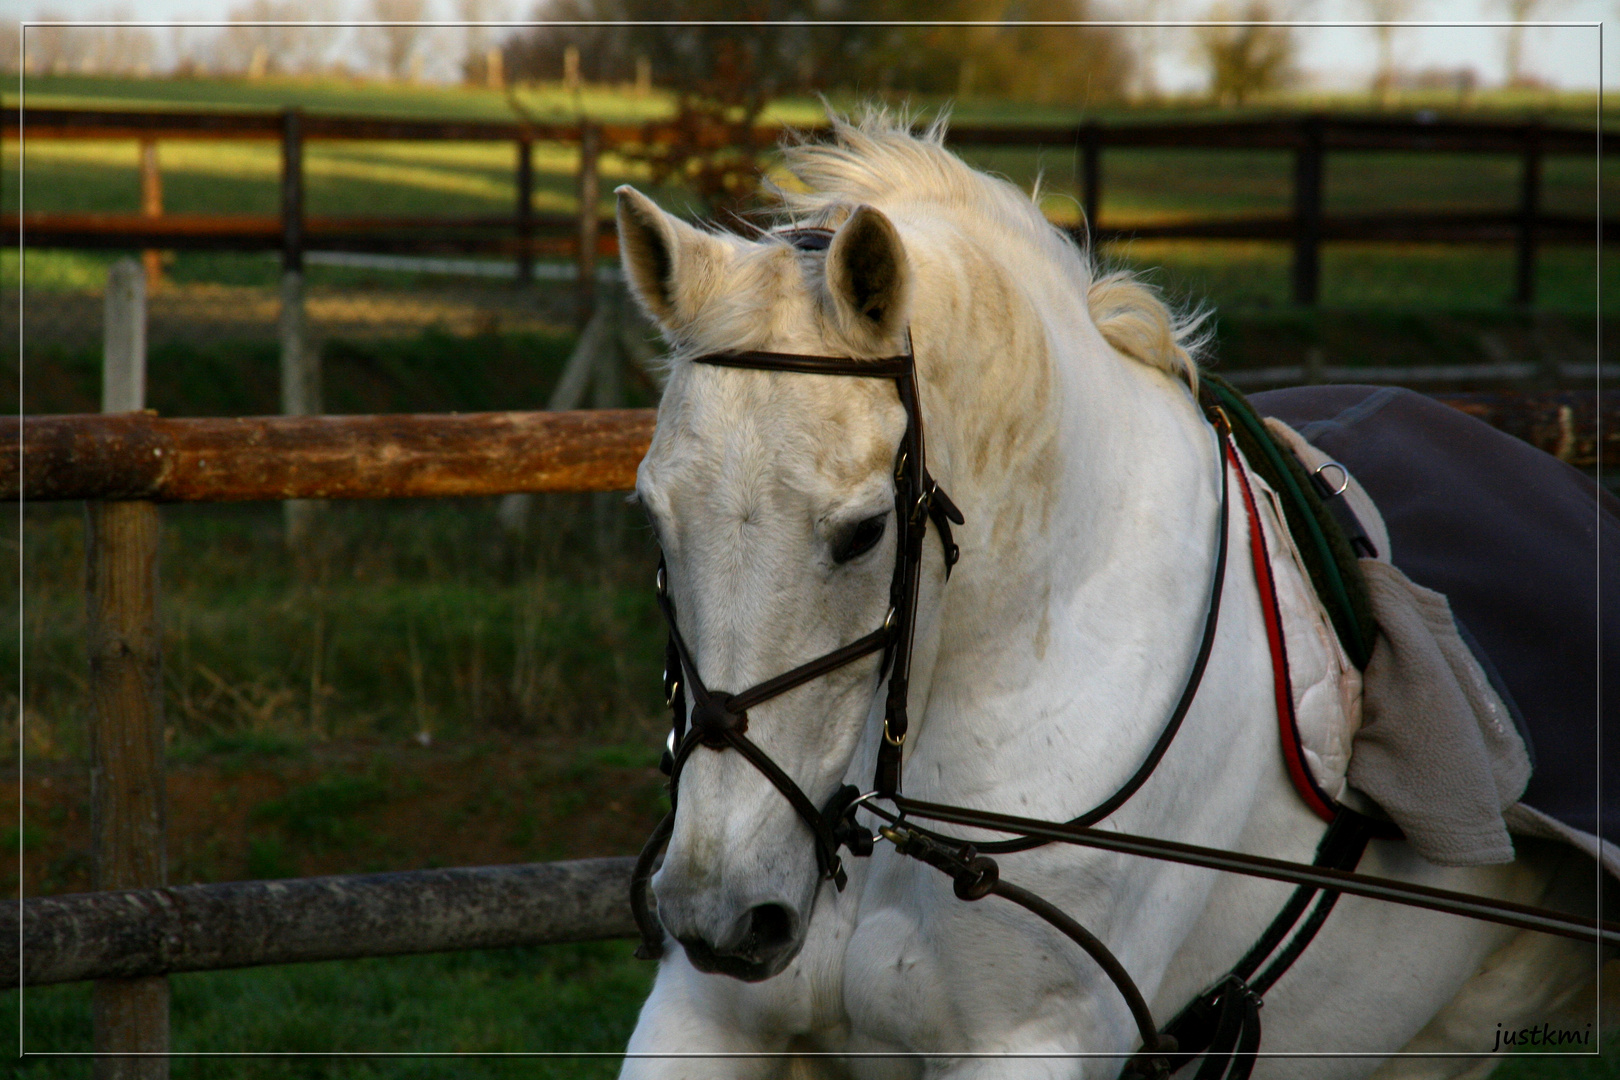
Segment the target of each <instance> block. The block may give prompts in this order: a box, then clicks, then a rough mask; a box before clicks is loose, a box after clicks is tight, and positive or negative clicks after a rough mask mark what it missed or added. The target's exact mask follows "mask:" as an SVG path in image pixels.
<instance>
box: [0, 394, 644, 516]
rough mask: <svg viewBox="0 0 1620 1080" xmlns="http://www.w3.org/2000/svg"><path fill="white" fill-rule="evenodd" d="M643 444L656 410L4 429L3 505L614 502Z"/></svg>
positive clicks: (87, 420)
mask: <svg viewBox="0 0 1620 1080" xmlns="http://www.w3.org/2000/svg"><path fill="white" fill-rule="evenodd" d="M652 430H653V410H651V409H601V410H581V411H578V412H555V413H553V412H502V413H467V414H461V415H456V414H451V415H426V416H413V415H392V416H388V415H385V416H250V417H241V418H237V419H214V418H208V419H174V418H168V417H160V416H156V415H153V414H151V413H125V414H122V415H111V416H108V415H94V414H92V415H83V416H37V417H28V418H26V419H25V420H23V421H22V422H21V423H20V424H19V422H18V421H17V420H16V419H11V418H8V419H5V420H0V495H4V496H5V497H8V498H13V499H15V498H17V497H18V495H19V494H20V495H21V496H22V497H23V498H24V499H28V500H30V501H44V500H61V499H149V500H151V501H153V502H243V501H251V500H256V499H257V500H268V499H388V498H434V497H443V496H463V495H503V494H509V493H513V492H541V491H558V492H560V491H621V490H627V489H629V488H631V487H633V486H635V477H636V466H637V465H638V464H639V463H640V461H641V459H642V457H643V455H645V454H646V452H647V444H648V442H649V441H650V440H651V439H652ZM19 465H20V466H21V474H20V475H19V472H18V468H19Z"/></svg>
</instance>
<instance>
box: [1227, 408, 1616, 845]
mask: <svg viewBox="0 0 1620 1080" xmlns="http://www.w3.org/2000/svg"><path fill="white" fill-rule="evenodd" d="M1250 401H1251V402H1252V403H1253V405H1254V407H1255V409H1256V410H1257V411H1259V412H1260V413H1261V414H1262V415H1265V416H1274V417H1276V418H1277V419H1279V420H1281V421H1283V422H1284V423H1286V424H1288V425H1289V426H1291V427H1293V428H1294V429H1295V430H1297V431H1298V432H1299V433H1300V434H1301V435H1303V436H1304V437H1305V438H1306V439H1307V440H1308V441H1309V442H1311V443H1312V444H1313V445H1315V446H1317V447H1318V448H1320V449H1321V450H1322V451H1323V452H1324V453H1326V454H1328V455H1330V456H1331V457H1333V458H1334V459H1335V460H1337V461H1339V462H1341V463H1342V464H1343V465H1344V466H1345V467H1346V468H1347V469H1348V470H1349V471H1350V472H1351V473H1352V474H1354V475H1355V477H1356V479H1357V480H1358V481H1359V482H1360V483H1361V484H1362V486H1363V487H1364V488H1365V489H1366V491H1367V493H1368V494H1369V495H1370V496H1371V498H1372V500H1373V502H1374V503H1375V504H1376V505H1377V507H1378V510H1379V511H1380V512H1381V514H1382V515H1383V518H1384V524H1385V526H1386V527H1387V529H1388V535H1389V547H1390V550H1389V552H1388V555H1389V557H1390V559H1391V561H1392V562H1393V563H1394V565H1395V566H1396V567H1398V568H1399V569H1400V570H1401V571H1402V572H1404V573H1405V574H1406V575H1407V577H1409V578H1410V579H1411V580H1412V581H1414V582H1416V583H1417V584H1419V585H1422V586H1424V587H1425V588H1429V589H1433V590H1435V591H1436V592H1439V593H1443V594H1444V595H1445V596H1446V597H1447V598H1448V599H1449V601H1450V603H1451V609H1452V612H1453V613H1454V615H1455V617H1456V619H1457V622H1458V627H1459V630H1460V631H1461V632H1462V636H1463V638H1464V640H1465V641H1467V642H1468V644H1469V646H1470V648H1471V649H1472V650H1473V651H1474V653H1475V655H1476V657H1477V658H1478V660H1479V661H1480V665H1481V666H1482V667H1483V668H1484V669H1485V671H1486V673H1487V674H1488V675H1489V676H1490V678H1491V681H1492V683H1493V684H1495V686H1496V689H1497V691H1498V693H1500V694H1501V696H1502V697H1503V699H1504V700H1505V701H1506V702H1507V703H1508V705H1509V708H1510V709H1512V710H1513V711H1514V714H1515V715H1514V719H1515V721H1516V722H1518V723H1519V724H1520V732H1521V735H1522V736H1523V737H1524V741H1525V744H1526V748H1527V749H1528V750H1529V751H1530V754H1531V759H1532V761H1533V762H1534V766H1535V769H1534V772H1533V774H1532V776H1531V779H1530V783H1529V786H1528V787H1527V788H1526V790H1525V792H1524V795H1523V798H1522V799H1521V802H1522V803H1523V804H1524V805H1526V806H1529V807H1531V808H1532V809H1534V810H1537V811H1540V812H1541V813H1543V814H1546V815H1547V816H1549V817H1551V818H1552V819H1554V820H1555V821H1558V822H1561V823H1563V824H1564V825H1566V826H1569V827H1570V828H1573V829H1575V830H1578V831H1580V832H1584V833H1588V834H1594V835H1600V836H1602V837H1603V838H1604V839H1606V840H1608V841H1610V842H1611V843H1620V767H1617V766H1616V762H1617V761H1620V755H1616V754H1615V752H1614V748H1615V747H1620V724H1617V723H1616V717H1617V715H1620V710H1616V708H1615V707H1614V706H1613V705H1611V704H1609V703H1608V701H1609V700H1610V698H1612V696H1613V695H1614V694H1615V693H1616V692H1620V501H1617V500H1616V499H1615V498H1614V497H1613V496H1611V495H1609V494H1608V493H1607V492H1605V491H1603V490H1602V489H1600V488H1599V487H1598V486H1597V485H1596V484H1595V483H1593V481H1591V480H1590V479H1589V478H1587V477H1586V476H1585V475H1583V474H1582V473H1580V472H1579V471H1577V470H1576V469H1573V468H1571V467H1570V466H1568V465H1566V464H1564V463H1563V462H1561V461H1559V460H1557V459H1556V458H1554V457H1552V456H1550V455H1548V454H1544V453H1542V452H1541V451H1539V450H1537V449H1535V448H1534V447H1532V446H1530V445H1529V444H1527V443H1524V442H1521V441H1520V440H1518V439H1515V438H1513V437H1512V436H1509V435H1506V434H1503V433H1502V432H1499V431H1497V430H1496V429H1495V428H1492V427H1491V426H1489V425H1488V424H1485V423H1483V422H1481V421H1479V420H1475V419H1474V418H1473V417H1470V416H1468V415H1466V414H1465V413H1462V412H1459V411H1457V410H1455V409H1452V408H1450V407H1448V406H1445V405H1442V404H1440V403H1439V402H1437V401H1435V400H1433V399H1432V398H1428V397H1425V396H1424V395H1421V394H1417V393H1414V392H1412V391H1409V390H1402V389H1396V388H1392V387H1370V386H1331V387H1299V388H1293V389H1288V390H1273V391H1268V392H1265V393H1260V394H1255V395H1253V396H1252V397H1251V398H1250ZM1600 570H1601V575H1602V576H1601V578H1600V576H1599V573H1600ZM1600 594H1601V595H1602V597H1603V598H1604V600H1606V601H1608V602H1607V603H1604V604H1602V605H1601V607H1600V605H1599V603H1598V599H1599V595H1600ZM1600 619H1601V621H1600ZM1600 632H1601V641H1602V653H1601V654H1600V653H1599V640H1600ZM1600 681H1601V682H1602V683H1604V684H1605V685H1606V687H1607V689H1608V690H1609V695H1610V698H1606V699H1604V703H1603V706H1602V710H1601V713H1600V711H1599V698H1598V689H1599V683H1600ZM1600 734H1601V735H1602V736H1603V737H1604V738H1605V739H1606V740H1607V742H1608V745H1609V747H1610V751H1609V753H1608V755H1607V757H1606V759H1601V764H1600V757H1599V754H1598V740H1599V736H1600ZM1599 768H1601V769H1602V770H1603V777H1602V778H1603V787H1602V790H1603V804H1602V805H1601V806H1600V805H1599V802H1598V794H1597V792H1598V770H1599Z"/></svg>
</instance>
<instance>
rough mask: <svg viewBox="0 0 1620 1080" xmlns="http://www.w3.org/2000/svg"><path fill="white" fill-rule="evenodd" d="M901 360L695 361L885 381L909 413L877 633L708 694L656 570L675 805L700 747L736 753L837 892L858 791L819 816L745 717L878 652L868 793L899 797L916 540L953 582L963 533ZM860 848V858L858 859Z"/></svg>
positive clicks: (855, 833) (739, 356)
mask: <svg viewBox="0 0 1620 1080" xmlns="http://www.w3.org/2000/svg"><path fill="white" fill-rule="evenodd" d="M909 345H910V335H909V334H908V335H907V346H908V348H907V351H906V352H905V354H904V355H901V356H889V357H884V358H882V359H876V360H861V359H855V358H851V357H843V356H804V355H800V354H797V353H775V352H740V353H714V354H711V355H708V356H699V357H696V358H695V359H694V360H693V363H698V364H710V365H713V366H715V367H730V368H749V369H752V370H755V371H787V372H794V373H797V374H801V375H836V376H853V377H855V378H863V379H891V380H893V381H894V385H895V389H896V390H897V391H898V392H899V395H900V404H901V405H902V406H903V407H904V408H905V410H906V432H905V435H904V436H903V437H902V438H901V440H900V449H899V451H898V452H897V453H896V455H895V464H894V517H895V529H896V545H895V547H896V552H895V562H894V576H893V578H892V579H891V581H890V583H889V613H888V615H887V617H885V618H884V620H883V625H882V626H880V627H878V628H877V629H876V630H874V631H872V632H871V633H870V634H867V635H865V636H864V637H860V638H857V639H855V640H854V641H852V642H850V643H849V644H848V645H844V646H842V647H840V648H837V649H834V650H833V651H832V652H829V653H826V654H825V655H822V656H818V657H817V658H815V659H814V660H810V661H807V662H806V663H803V664H800V665H799V666H798V667H796V668H793V669H792V670H790V671H786V672H783V673H782V674H781V675H777V676H775V677H774V678H770V679H766V680H765V681H764V682H762V683H759V684H757V685H755V686H752V687H749V688H748V689H747V690H743V691H740V692H738V693H726V692H725V691H721V690H713V689H710V688H709V687H707V686H705V685H704V684H703V678H702V676H701V675H699V674H698V667H697V663H696V662H695V661H694V660H693V659H692V653H691V650H690V649H688V648H687V647H686V639H685V638H684V637H682V635H681V627H680V622H679V620H678V619H677V618H676V615H675V602H674V600H672V599H671V598H670V595H669V572H668V569H667V568H666V566H665V565H664V561H663V560H662V559H660V560H659V563H658V606H659V609H660V610H662V611H663V613H664V620H665V622H667V623H668V624H669V644H668V645H667V647H666V648H665V654H664V696H665V699H666V700H667V701H668V702H669V706H670V710H671V712H672V713H673V716H674V725H673V729H672V730H671V732H670V742H669V749H668V751H666V754H665V759H664V768H665V771H666V772H667V773H668V774H669V791H670V799H671V801H672V802H673V801H674V799H675V797H676V792H677V790H678V787H679V784H680V776H681V770H682V768H683V767H684V766H685V764H686V761H687V759H688V758H689V757H691V755H692V752H693V751H694V750H695V749H696V748H697V747H698V746H700V745H701V746H705V747H707V748H709V749H711V750H724V749H726V748H727V747H730V748H731V749H733V750H736V751H737V752H738V753H739V754H741V755H742V756H743V757H745V758H747V759H748V761H749V763H750V764H752V765H753V766H754V767H755V768H757V769H758V770H759V771H760V772H762V773H764V774H765V776H766V778H767V779H769V780H770V782H771V783H772V784H775V785H776V788H777V790H779V791H780V792H781V793H782V794H783V796H785V797H786V798H787V800H788V802H789V803H791V804H792V806H793V809H794V810H796V811H798V814H799V816H800V817H801V818H803V819H804V822H805V824H806V825H808V826H810V831H811V832H812V833H813V834H814V835H815V838H816V864H817V867H818V868H819V869H820V871H821V874H822V876H823V877H825V878H830V879H831V880H832V881H833V883H834V884H835V885H836V886H837V887H838V888H839V889H840V890H842V889H843V888H844V885H845V882H846V881H847V875H846V874H845V872H844V868H843V864H842V862H841V860H840V859H839V857H838V848H839V846H840V845H841V844H850V845H851V847H852V850H855V851H856V852H857V853H858V854H865V853H867V852H870V850H871V844H872V838H871V834H870V833H868V832H866V831H865V830H863V829H860V828H859V827H858V826H855V825H854V824H853V822H852V821H851V820H850V816H849V814H848V812H847V811H848V808H849V806H850V804H851V803H852V802H853V801H854V799H855V798H856V797H858V796H859V794H860V793H859V792H858V791H857V790H856V789H855V788H854V787H852V786H849V785H845V786H844V787H843V788H841V789H840V790H839V791H838V792H837V793H836V794H834V796H833V798H832V800H831V801H830V802H829V803H828V805H827V806H826V807H825V808H820V809H818V808H817V807H816V805H815V803H813V802H812V801H811V800H810V797H809V796H808V795H806V794H805V793H804V791H803V789H801V788H800V787H799V785H798V784H796V783H795V782H794V781H793V779H792V777H790V776H788V775H787V773H785V772H783V771H782V769H781V767H780V766H778V765H777V764H776V762H774V761H772V760H771V758H770V755H768V754H766V753H765V751H764V750H762V749H760V747H759V745H758V744H757V743H755V742H754V741H753V740H752V739H750V738H749V737H748V736H747V734H746V732H747V730H748V710H749V709H751V708H753V707H754V706H756V705H760V704H763V703H764V702H766V701H769V700H771V699H772V698H774V697H777V696H779V695H781V694H785V693H787V692H788V691H789V690H792V689H794V688H795V687H798V686H802V685H804V684H805V683H807V682H809V681H811V680H812V679H817V678H820V677H821V676H823V675H826V674H828V673H829V672H833V671H836V670H838V669H839V668H841V667H843V666H845V665H846V664H851V663H853V662H855V661H856V660H859V659H861V658H862V657H864V656H869V655H871V654H872V653H875V652H878V651H879V650H882V652H883V661H882V663H881V664H880V665H879V666H878V679H879V680H881V679H882V678H883V676H884V674H885V673H887V674H888V676H889V692H888V698H887V700H886V702H885V704H884V711H883V738H882V740H881V742H880V743H879V744H878V756H877V775H876V777H875V778H874V780H873V787H874V788H875V789H876V791H877V793H878V794H879V795H884V796H889V795H894V794H895V793H896V792H898V791H899V788H900V751H901V748H902V747H903V746H904V745H905V741H906V728H907V722H908V719H907V714H906V691H907V688H908V686H909V684H910V681H911V643H912V635H913V632H914V630H915V626H916V618H917V586H918V582H919V581H920V580H921V576H922V551H923V537H924V536H925V535H926V534H927V531H928V522H929V521H930V520H932V521H933V522H934V524H935V525H936V526H937V527H938V529H939V539H940V543H941V545H943V548H944V553H945V574H946V577H947V578H948V577H949V576H950V572H951V567H952V566H954V565H956V560H957V558H958V557H959V555H960V552H959V550H958V548H957V546H956V544H955V543H954V542H952V540H951V523H952V522H955V523H956V524H958V525H960V524H962V512H961V511H960V510H958V509H957V508H956V504H955V503H953V502H951V500H950V497H949V496H948V495H946V494H945V492H944V491H943V490H941V489H940V487H939V485H938V484H936V483H935V482H934V479H933V477H931V476H929V475H928V465H927V461H926V459H925V457H924V442H923V424H922V409H921V407H920V406H919V404H918V401H917V364H916V358H915V356H914V355H913V353H912V351H911V350H910V348H909ZM688 693H690V695H691V699H692V709H691V724H690V728H688V724H687V708H686V698H687V695H688ZM863 848H864V850H862V849H863Z"/></svg>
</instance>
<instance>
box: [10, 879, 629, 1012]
mask: <svg viewBox="0 0 1620 1080" xmlns="http://www.w3.org/2000/svg"><path fill="white" fill-rule="evenodd" d="M634 865H635V860H634V859H630V858H617V859H580V860H577V861H574V862H555V863H526V864H521V865H516V866H477V867H468V868H462V869H453V870H415V871H407V872H404V873H395V874H354V875H344V876H337V877H313V878H295V879H292V880H288V881H233V882H227V883H225V884H220V885H178V886H170V887H167V888H152V889H125V890H120V891H114V892H96V893H76V894H70V895H65V896H47V897H40V898H37V899H31V900H25V901H24V902H23V904H22V912H21V925H20V927H19V924H18V909H17V907H16V906H15V905H10V904H6V905H0V971H7V972H18V971H20V972H21V973H22V974H21V977H22V982H23V984H24V985H26V986H42V985H45V984H48V983H63V982H79V981H83V980H87V979H136V978H151V977H153V976H160V975H169V974H173V973H175V972H182V971H215V970H219V969H223V968H241V967H256V966H261V965H264V964H294V963H306V962H310V961H317V960H347V959H354V958H357V957H365V956H402V955H405V954H408V953H429V952H448V951H452V950H460V949H501V948H511V947H515V946H522V945H554V944H559V943H562V942H567V941H595V940H601V939H604V938H627V937H634V936H635V933H636V924H635V920H634V919H633V918H632V917H631V914H630V871H631V869H632V868H633V867H634ZM19 943H20V944H21V947H22V951H21V954H20V956H19V953H18V945H19Z"/></svg>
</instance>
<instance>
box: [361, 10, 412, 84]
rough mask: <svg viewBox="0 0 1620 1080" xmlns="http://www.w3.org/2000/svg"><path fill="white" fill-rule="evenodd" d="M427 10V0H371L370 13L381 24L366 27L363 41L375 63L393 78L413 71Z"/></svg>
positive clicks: (399, 77) (403, 76)
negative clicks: (415, 24)
mask: <svg viewBox="0 0 1620 1080" xmlns="http://www.w3.org/2000/svg"><path fill="white" fill-rule="evenodd" d="M426 12H427V4H426V3H425V2H424V0H371V17H372V18H373V19H375V20H376V21H377V24H378V25H373V26H368V27H366V28H365V34H364V35H363V37H362V39H361V40H362V41H364V42H365V48H366V52H367V53H368V54H369V56H370V58H371V61H372V63H373V64H374V65H375V66H377V67H380V68H381V69H382V71H383V73H384V74H385V75H387V76H388V77H389V78H391V79H403V78H405V77H406V76H407V75H409V74H410V72H411V64H412V61H413V60H414V59H415V58H416V56H417V45H418V44H419V43H420V41H421V37H422V30H423V27H420V26H411V25H409V24H410V23H416V22H421V21H422V18H423V17H424V15H425V14H426Z"/></svg>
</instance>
